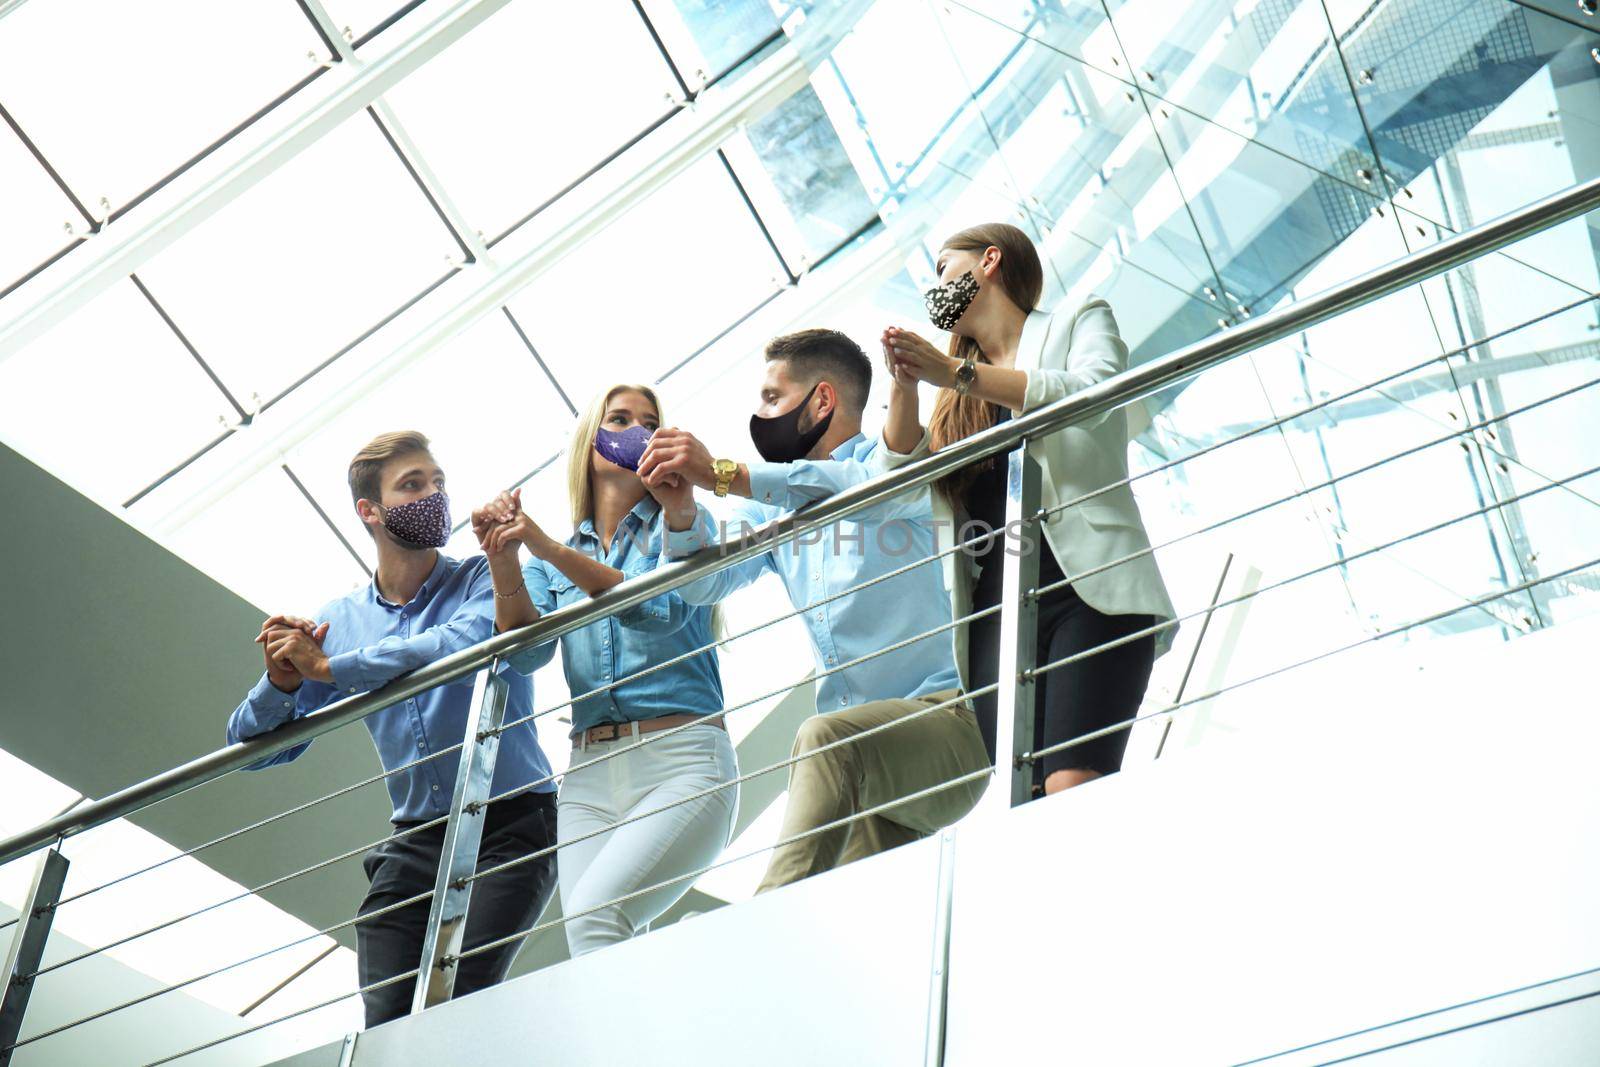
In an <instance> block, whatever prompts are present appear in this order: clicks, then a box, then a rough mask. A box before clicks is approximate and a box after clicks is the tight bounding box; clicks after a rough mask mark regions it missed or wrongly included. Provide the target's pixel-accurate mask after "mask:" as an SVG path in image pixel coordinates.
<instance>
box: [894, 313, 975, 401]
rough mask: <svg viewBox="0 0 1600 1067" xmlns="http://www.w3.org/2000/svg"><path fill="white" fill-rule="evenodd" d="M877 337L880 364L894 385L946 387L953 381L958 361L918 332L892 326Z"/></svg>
mask: <svg viewBox="0 0 1600 1067" xmlns="http://www.w3.org/2000/svg"><path fill="white" fill-rule="evenodd" d="M880 340H881V342H882V344H883V365H884V366H885V367H886V368H887V369H888V371H889V375H890V377H891V378H893V379H894V384H895V385H896V386H898V387H900V388H902V389H907V388H911V389H914V388H916V385H917V383H918V382H927V383H929V384H930V385H935V386H938V387H939V388H941V389H948V388H950V387H951V386H952V385H954V384H955V380H956V368H957V367H959V366H961V361H960V360H959V359H955V358H953V357H951V356H947V355H945V354H944V353H943V352H941V351H939V350H938V349H937V348H935V347H933V344H932V342H930V341H928V340H927V339H926V338H924V337H922V336H921V335H919V334H915V333H912V332H911V331H910V330H902V329H901V328H900V327H898V326H891V327H889V328H888V329H887V330H884V331H883V336H882V338H881V339H880Z"/></svg>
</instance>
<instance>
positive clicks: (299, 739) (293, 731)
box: [0, 177, 1600, 864]
mask: <svg viewBox="0 0 1600 1067" xmlns="http://www.w3.org/2000/svg"><path fill="white" fill-rule="evenodd" d="M1595 208H1600V177H1597V178H1592V179H1590V180H1588V181H1586V182H1582V183H1579V184H1577V185H1574V186H1572V187H1571V188H1568V189H1564V190H1562V191H1560V192H1558V193H1554V194H1552V195H1550V196H1547V197H1544V198H1543V199H1541V200H1538V201H1535V202H1534V203H1532V204H1529V205H1526V206H1525V207H1522V208H1519V209H1518V210H1516V211H1513V212H1510V213H1508V214H1506V215H1503V216H1501V217H1500V218H1497V219H1493V220H1491V221H1489V222H1486V223H1484V224H1483V225H1481V226H1476V227H1474V228H1472V229H1470V230H1466V231H1463V232H1462V233H1459V234H1456V235H1455V236H1453V237H1450V238H1447V239H1445V240H1443V241H1441V242H1439V243H1438V244H1436V245H1433V246H1432V247H1430V248H1426V249H1423V250H1421V251H1418V252H1413V253H1411V254H1409V255H1406V256H1403V257H1402V258H1400V259H1397V260H1395V261H1393V262H1392V263H1387V264H1384V265H1383V266H1380V267H1377V268H1374V269H1373V270H1370V271H1368V272H1366V273H1365V274H1362V275H1359V276H1357V277H1355V278H1352V279H1350V280H1348V281H1345V282H1341V283H1340V284H1338V285H1335V286H1333V287H1331V288H1329V289H1326V290H1324V291H1322V292H1320V293H1317V294H1315V295H1313V296H1310V297H1307V298H1305V299H1303V300H1299V301H1296V302H1295V303H1293V304H1291V305H1288V306H1287V307H1283V308H1280V309H1278V310H1276V311H1273V312H1268V313H1266V314H1264V315H1261V316H1259V317H1256V318H1253V319H1249V320H1247V321H1245V322H1243V323H1241V324H1239V325H1237V326H1234V327H1231V328H1229V329H1226V330H1224V331H1222V332H1221V333H1218V334H1215V335H1213V336H1211V337H1207V338H1204V339H1202V340H1200V341H1197V342H1195V343H1193V344H1190V345H1186V346H1185V347H1183V348H1180V349H1178V350H1177V351H1176V352H1172V353H1169V354H1167V355H1165V356H1162V357H1159V358H1157V359H1154V360H1151V361H1150V362H1148V363H1145V364H1142V365H1140V366H1138V367H1135V368H1132V369H1130V370H1127V371H1124V372H1123V373H1121V374H1118V375H1116V376H1114V377H1112V378H1109V379H1107V380H1106V381H1103V382H1099V383H1097V384H1095V385H1092V386H1090V387H1088V388H1085V389H1082V390H1079V391H1078V392H1076V393H1073V394H1072V395H1070V396H1068V397H1065V398H1063V399H1062V400H1059V401H1057V402H1055V403H1053V404H1050V405H1047V406H1046V407H1042V408H1039V409H1037V410H1035V411H1032V412H1028V413H1026V414H1023V415H1021V416H1018V417H1017V418H1014V419H1011V420H1009V421H1007V422H1004V423H1001V424H1000V425H998V426H994V427H991V428H989V429H988V430H985V431H983V432H981V433H977V434H974V435H972V436H971V437H968V438H966V439H964V440H962V441H959V442H957V443H955V444H953V445H951V446H950V447H948V448H946V449H943V450H941V451H939V452H937V453H934V454H932V455H929V456H927V457H925V458H923V459H920V460H916V461H914V462H911V463H907V464H905V465H903V466H901V467H899V468H897V469H895V470H893V471H890V472H888V473H886V474H883V475H880V476H878V477H876V478H873V479H871V480H869V481H867V482H865V483H863V484H861V485H858V486H854V487H852V488H850V489H847V490H845V491H843V492H840V493H837V494H835V495H833V496H831V497H829V498H827V499H826V500H821V501H818V502H816V503H814V504H812V505H809V506H807V507H805V508H802V509H800V510H799V511H796V512H791V513H789V514H786V515H781V516H779V517H778V518H776V519H773V520H772V521H771V522H768V523H766V524H765V525H763V526H761V527H760V528H759V529H758V530H756V531H755V532H754V534H753V535H752V536H751V537H747V538H745V539H743V540H742V541H740V542H739V543H737V544H727V545H713V546H710V547H707V548H705V549H702V550H701V551H699V552H697V553H695V554H694V555H693V556H691V557H689V558H687V559H685V560H682V561H677V562H673V563H669V564H666V565H664V566H662V567H659V568H657V569H656V570H654V571H651V572H650V573H648V574H644V575H641V576H639V577H637V578H633V579H630V580H628V581H626V582H623V583H621V584H620V585H617V586H614V587H613V588H611V589H609V590H607V591H606V592H605V593H603V594H601V595H600V596H597V597H594V598H592V599H590V600H588V601H584V602H581V603H578V604H573V605H570V606H568V607H565V608H561V609H558V610H556V611H553V612H551V613H550V614H548V615H546V616H543V617H542V618H540V619H539V620H538V621H536V622H534V623H533V624H531V625H529V626H525V627H522V628H521V629H517V630H511V631H508V632H506V633H503V634H497V635H495V636H493V637H491V638H489V639H488V640H486V641H484V642H482V643H480V644H478V645H475V646H473V647H471V648H467V649H463V650H462V651H460V652H457V653H454V654H452V655H450V656H446V657H445V658H443V659H440V660H436V661H435V662H433V663H431V664H429V665H427V666H425V667H422V668H419V669H418V670H416V671H414V672H412V673H411V674H409V675H406V676H404V677H401V678H397V679H395V680H394V681H391V682H389V683H388V684H386V685H384V686H382V687H381V688H379V689H375V690H372V691H371V692H368V693H362V694H358V695H355V696H351V697H348V698H346V699H344V700H341V701H339V702H338V703H336V704H333V705H331V706H329V707H328V708H325V709H324V710H322V711H320V712H318V713H317V714H314V715H310V716H307V717H305V718H303V719H297V720H295V721H293V722H290V723H287V724H285V725H284V726H282V727H280V728H278V729H276V730H274V731H272V732H271V733H268V734H263V735H261V736H260V737H255V738H251V739H249V740H247V741H243V742H240V743H239V744H236V745H230V746H228V747H227V748H224V749H219V750H217V751H215V752H212V753H210V754H208V755H205V756H201V757H199V758H198V759H195V760H191V761H190V762H188V763H185V764H182V765H180V766H177V767H174V768H172V769H171V770H168V771H166V772H164V773H162V774H158V775H156V776H154V777H152V778H149V779H146V780H145V781H143V782H140V783H138V784H136V785H132V786H129V787H127V788H126V789H122V790H120V791H118V792H116V793H113V794H112V795H110V796H108V797H105V798H103V799H101V800H98V801H95V802H93V803H91V804H86V805H83V806H82V807H79V808H77V809H75V810H73V811H70V812H68V813H66V814H65V815H61V816H58V817H56V818H54V819H50V820H47V821H46V822H43V823H40V824H39V825H37V826H35V827H32V828H31V829H29V830H25V831H23V832H22V833H19V834H15V835H13V836H11V837H9V838H6V839H5V840H3V841H0V864H4V863H9V862H10V861H12V860H14V859H17V858H19V857H21V856H24V855H27V854H28V853H30V852H32V851H34V850H35V849H37V848H40V847H42V846H45V845H49V844H51V843H52V842H55V841H57V840H59V839H61V838H64V837H68V836H71V835H73V834H77V833H81V832H83V831H84V830H87V829H90V828H92V827H95V826H99V825H102V824H104V823H107V822H110V821H112V820H114V819H118V818H122V817H123V816H126V815H129V814H131V813H133V812H135V811H138V810H140V809H142V808H145V807H147V806H149V805H151V804H155V803H158V802H160V801H162V800H166V799H168V798H170V797H173V796H176V795H178V794H180V793H183V792H187V791H188V790H190V789H193V788H195V787H196V786H199V785H202V784H204V783H206V782H209V781H212V780H214V779H216V778H220V777H222V776H223V775H226V774H230V773H232V772H234V771H237V770H240V769H242V768H244V767H247V766H249V765H250V764H252V763H256V762H258V761H259V760H262V759H265V758H267V757H269V756H273V755H276V754H278V753H280V752H284V751H286V750H288V749H290V748H293V747H295V746H297V745H301V744H304V743H306V742H308V741H310V740H312V739H314V738H317V737H320V736H322V735H323V734H326V733H329V732H331V731H333V730H337V729H339V728H340V727H343V726H346V725H348V724H350V723H352V722H355V721H356V720H358V719H363V718H365V717H367V716H368V715H371V714H373V713H375V712H378V711H381V710H383V709H384V708H387V707H389V706H391V705H393V704H397V703H399V702H400V701H402V700H407V699H409V698H411V697H414V696H416V695H418V694H419V693H423V692H425V691H427V690H429V689H432V688H434V687H435V686H438V685H442V684H446V683H449V682H454V681H458V680H460V679H462V678H464V677H467V676H468V675H471V674H473V673H475V672H477V671H479V670H481V669H483V668H484V667H487V666H489V664H490V663H491V662H493V661H494V660H495V659H496V658H503V657H505V656H508V655H510V654H512V653H514V652H518V651H521V650H523V649H526V648H531V647H533V646H535V645H538V644H542V643H544V642H546V641H549V640H551V639H553V638H556V637H559V636H561V635H562V634H566V633H569V632H571V631H573V630H576V629H580V628H581V627H584V626H587V625H589V624H590V623H593V622H595V621H597V620H598V619H601V618H604V617H606V616H609V615H611V614H614V613H616V612H620V611H624V610H626V609H628V608H631V607H634V606H636V605H639V604H642V603H644V602H645V601H647V600H649V599H651V598H652V597H655V596H659V595H661V594H663V593H667V592H670V591H672V590H674V589H677V588H679V587H681V586H684V585H687V584H688V583H690V582H692V581H695V580H696V579H698V578H702V577H704V576H706V575H708V574H710V573H712V572H715V571H718V570H721V569H723V568H724V567H728V566H732V565H734V564H736V563H739V562H742V561H744V560H746V559H750V558H752V557H754V556H756V555H759V554H760V553H763V552H766V551H768V550H769V549H771V548H773V547H776V546H778V545H782V544H786V543H788V542H790V541H792V540H794V539H795V538H797V537H799V536H800V535H801V534H803V533H807V532H809V531H812V530H816V529H820V528H823V527H826V526H829V525H831V524H833V523H835V522H837V521H839V520H840V519H843V518H846V517H848V516H849V515H851V514H853V513H855V512H857V511H860V510H862V509H864V508H867V507H871V506H872V505H874V504H877V503H880V502H882V501H885V500H887V499H890V498H892V497H894V496H896V495H898V494H900V493H902V492H905V491H907V490H910V489H917V488H920V487H923V486H927V485H930V484H932V483H933V482H935V481H937V480H938V479H940V478H942V477H944V476H945V475H947V474H950V473H952V472H954V471H956V470H958V469H960V468H962V467H964V466H966V465H968V464H970V463H973V462H976V461H979V460H983V459H987V458H988V457H990V456H994V455H998V454H1000V453H1002V452H1009V451H1011V450H1013V449H1014V448H1016V447H1017V446H1018V445H1019V444H1021V443H1023V442H1024V441H1027V440H1031V439H1033V438H1037V437H1043V436H1046V435H1048V434H1051V433H1054V432H1056V431H1058V430H1061V429H1063V428H1065V427H1067V426H1070V425H1072V424H1074V423H1078V422H1082V421H1084V420H1087V419H1090V418H1093V417H1095V416H1097V415H1100V414H1102V413H1105V412H1108V411H1111V410H1114V409H1115V408H1118V407H1121V406H1123V405H1125V404H1129V403H1132V402H1133V401H1136V400H1140V399H1142V398H1144V397H1146V396H1149V395H1151V394H1153V393H1155V392H1158V391H1160V390H1161V389H1164V388H1166V387H1167V386H1170V385H1173V384H1175V383H1177V382H1180V381H1183V380H1184V379H1186V378H1190V377H1193V376H1194V375H1196V374H1199V373H1201V372H1202V371H1205V370H1207V369H1209V368H1211V367H1214V366H1216V365H1218V364H1220V363H1223V362H1225V361H1227V360H1229V359H1232V358H1233V357H1234V356H1237V355H1240V354H1242V353H1245V352H1248V351H1252V350H1254V349H1257V348H1261V347H1263V346H1265V345H1268V344H1272V343H1274V342H1276V341H1279V340H1282V339H1284V338H1286V337H1290V336H1292V335H1294V334H1297V333H1299V332H1301V331H1303V330H1305V329H1307V328H1309V327H1311V326H1313V325H1316V324H1317V323H1320V322H1324V321H1326V320H1327V319H1329V318H1332V317H1334V316H1335V315H1338V314H1341V313H1343V312H1345V311H1349V310H1352V309H1354V308H1357V307H1361V306H1363V305H1365V304H1369V303H1372V302H1373V301H1376V300H1379V299H1381V298H1383V297H1385V296H1388V295H1390V294H1392V293H1395V292H1398V291H1400V290H1401V289H1404V288H1406V287H1407V286H1410V285H1413V284H1415V283H1417V282H1420V281H1425V280H1427V279H1429V278H1432V277H1434V276H1435V275H1437V274H1441V273H1443V272H1444V271H1447V270H1451V269H1453V268H1455V267H1457V266H1460V265H1461V264H1463V263H1466V262H1469V261H1470V260H1473V259H1476V258H1478V257H1480V256H1483V255H1487V254H1488V253H1491V252H1494V251H1496V250H1498V249H1500V248H1503V247H1505V246H1506V245H1508V244H1512V243H1514V242H1516V241H1518V240H1521V239H1522V238H1524V237H1528V236H1530V235H1532V234H1535V233H1538V232H1540V231H1542V230H1546V229H1549V228H1550V227H1553V226H1557V225H1560V224H1561V223H1563V222H1567V221H1569V220H1571V219H1574V218H1577V217H1579V216H1581V215H1583V214H1585V213H1587V212H1589V211H1591V210H1594V209H1595Z"/></svg>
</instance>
